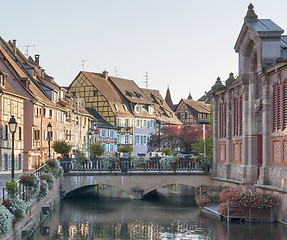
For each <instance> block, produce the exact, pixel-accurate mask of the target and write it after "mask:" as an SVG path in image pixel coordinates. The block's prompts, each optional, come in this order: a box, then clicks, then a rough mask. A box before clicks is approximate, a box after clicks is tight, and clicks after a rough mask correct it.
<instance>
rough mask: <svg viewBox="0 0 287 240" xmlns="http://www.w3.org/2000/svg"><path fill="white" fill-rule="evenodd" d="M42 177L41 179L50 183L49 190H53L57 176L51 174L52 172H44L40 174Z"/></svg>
mask: <svg viewBox="0 0 287 240" xmlns="http://www.w3.org/2000/svg"><path fill="white" fill-rule="evenodd" d="M40 179H41V180H45V181H46V182H47V183H48V188H49V190H51V189H52V188H53V186H54V182H55V178H54V176H53V174H51V173H43V174H42V175H41V176H40Z"/></svg>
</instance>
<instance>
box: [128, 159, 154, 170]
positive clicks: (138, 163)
mask: <svg viewBox="0 0 287 240" xmlns="http://www.w3.org/2000/svg"><path fill="white" fill-rule="evenodd" d="M149 161H150V159H149V158H148V157H133V158H132V163H133V165H134V167H135V168H138V169H142V168H146V167H147V165H148V163H149Z"/></svg>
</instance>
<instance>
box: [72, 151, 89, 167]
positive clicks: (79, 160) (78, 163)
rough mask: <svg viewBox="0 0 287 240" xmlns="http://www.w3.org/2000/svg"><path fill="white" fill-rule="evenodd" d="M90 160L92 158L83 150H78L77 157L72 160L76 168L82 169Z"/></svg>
mask: <svg viewBox="0 0 287 240" xmlns="http://www.w3.org/2000/svg"><path fill="white" fill-rule="evenodd" d="M89 162H90V159H89V158H88V157H87V156H86V155H85V154H84V153H83V152H77V153H76V156H75V159H74V160H73V161H72V163H73V165H74V168H75V169H82V168H83V166H84V165H85V164H88V163H89Z"/></svg>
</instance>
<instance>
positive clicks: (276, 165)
mask: <svg viewBox="0 0 287 240" xmlns="http://www.w3.org/2000/svg"><path fill="white" fill-rule="evenodd" d="M283 32H284V31H283V29H282V28H280V27H279V26H278V25H276V24H275V23H274V22H273V21H271V20H270V19H258V17H257V15H256V14H255V12H254V10H253V6H252V4H250V5H249V10H248V12H247V15H246V17H245V19H244V24H243V26H242V28H241V31H240V34H239V37H238V39H237V42H236V44H235V51H236V52H237V53H238V54H239V78H238V80H237V81H234V82H233V83H231V84H230V85H226V86H223V85H222V84H220V83H219V81H220V80H218V82H217V84H216V85H215V86H214V88H213V90H214V99H213V112H214V116H213V126H214V128H213V129H214V132H213V137H214V167H213V176H214V179H215V180H220V181H225V182H229V183H237V184H240V185H242V186H253V188H254V187H255V188H257V189H260V190H270V189H271V188H272V190H273V191H277V194H279V195H280V194H281V195H282V197H281V201H282V203H281V210H280V211H279V212H278V216H277V218H278V220H280V221H284V214H285V216H286V210H284V209H286V206H287V202H286V197H285V195H284V194H283V193H284V190H285V192H286V183H287V179H286V178H287V175H286V171H287V168H286V167H287V164H286V162H287V151H286V149H287V148H286V146H287V108H286V106H287V60H286V57H287V41H286V40H287V37H286V36H284V35H282V33H283ZM270 187H271V188H270Z"/></svg>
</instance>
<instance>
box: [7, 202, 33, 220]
mask: <svg viewBox="0 0 287 240" xmlns="http://www.w3.org/2000/svg"><path fill="white" fill-rule="evenodd" d="M3 205H4V206H5V207H6V208H7V209H8V210H9V211H10V213H11V214H13V215H14V219H15V221H16V222H18V221H19V220H21V219H23V218H24V217H25V216H26V212H27V204H26V203H25V202H24V201H23V200H22V199H19V198H8V199H5V200H4V203H3Z"/></svg>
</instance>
